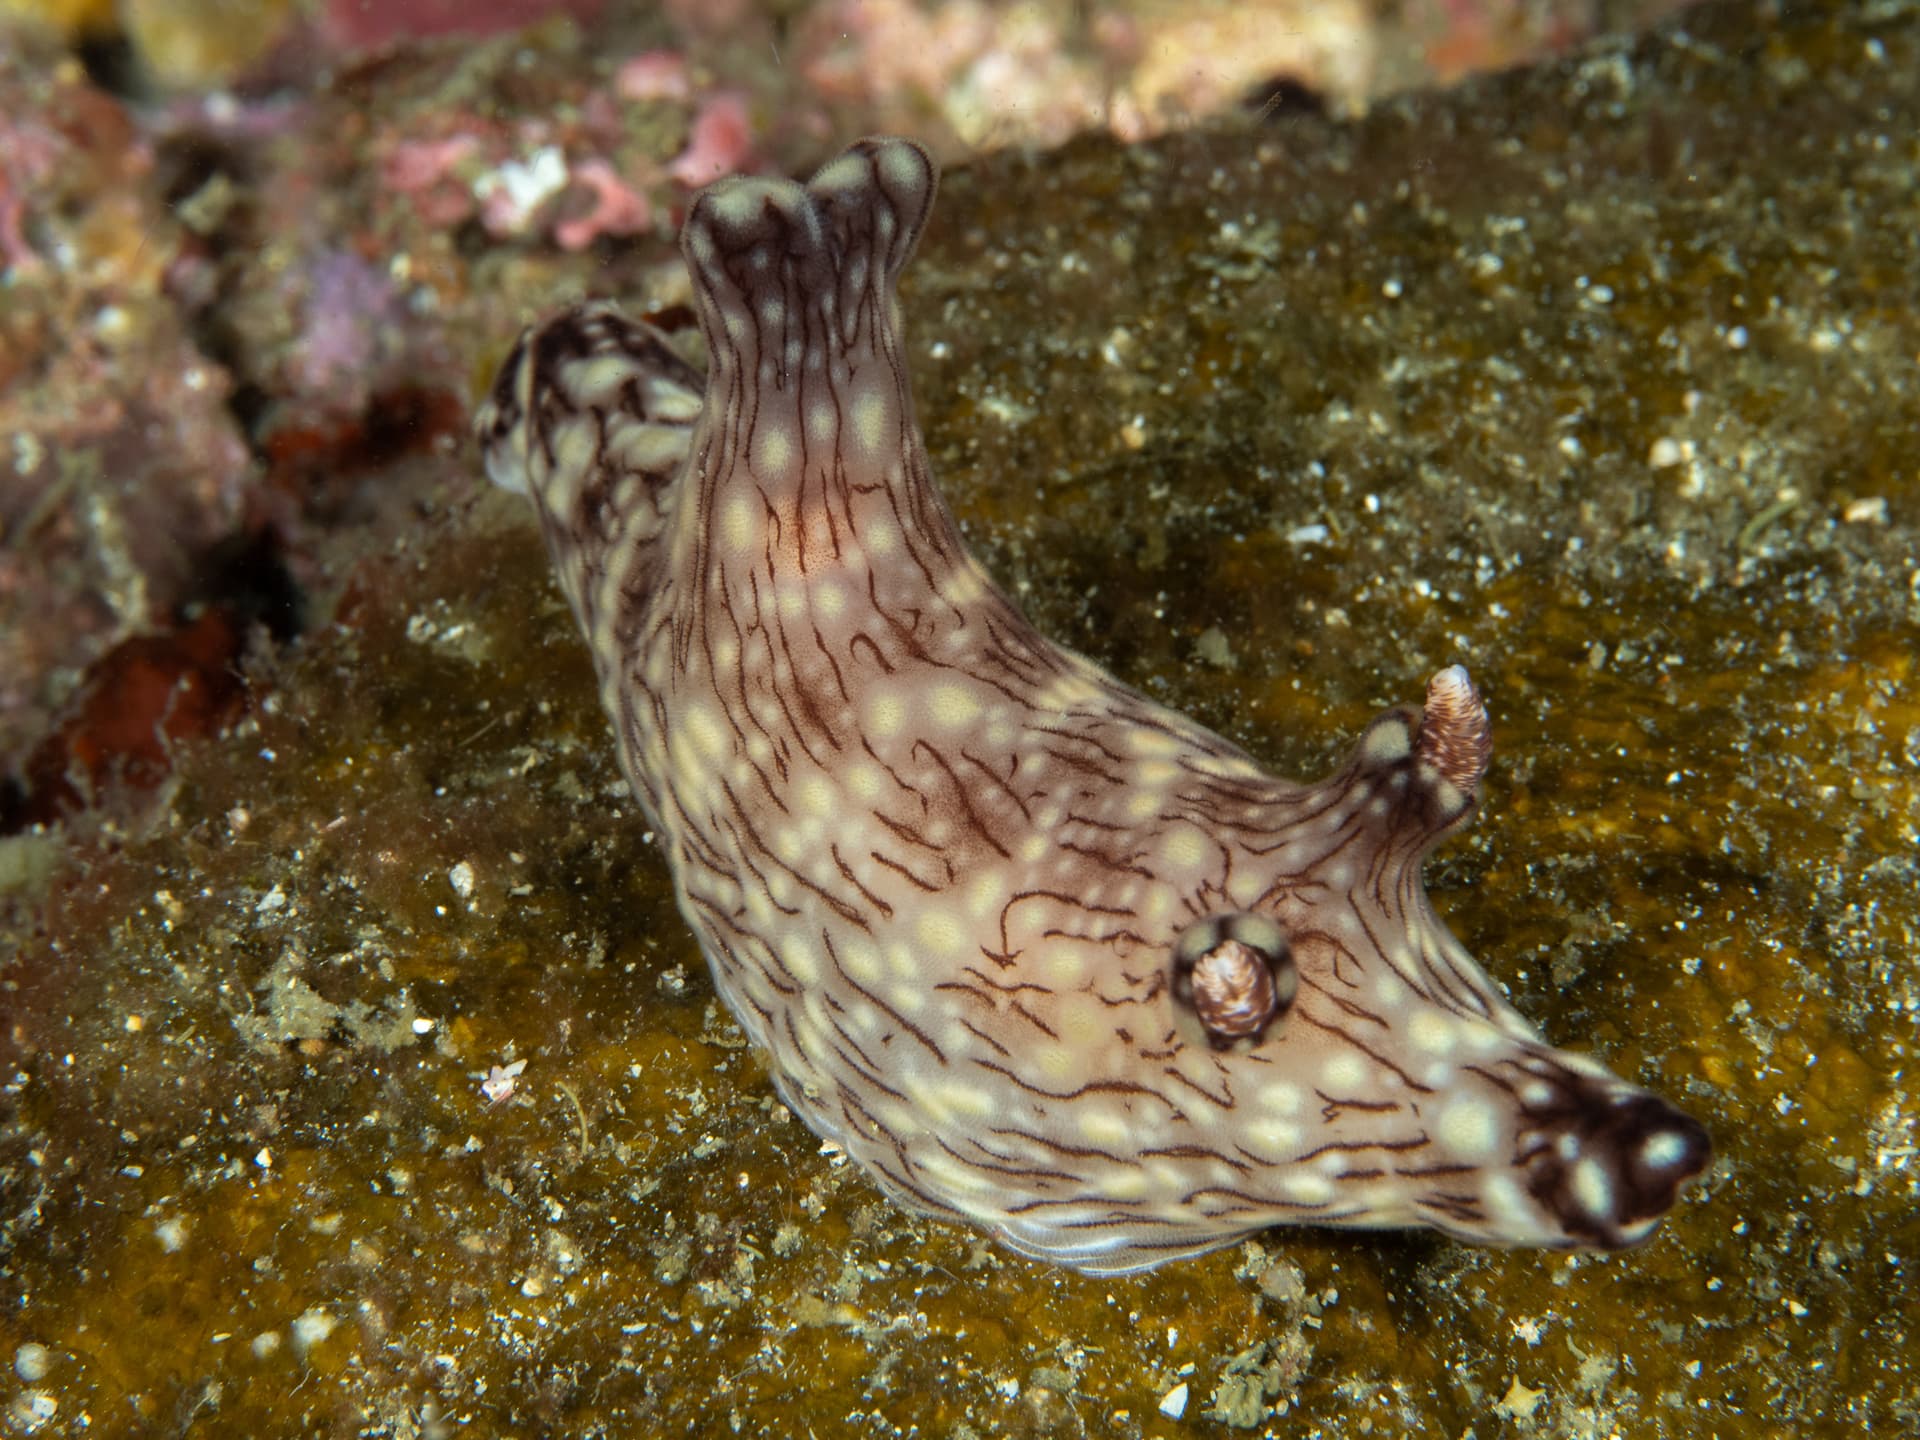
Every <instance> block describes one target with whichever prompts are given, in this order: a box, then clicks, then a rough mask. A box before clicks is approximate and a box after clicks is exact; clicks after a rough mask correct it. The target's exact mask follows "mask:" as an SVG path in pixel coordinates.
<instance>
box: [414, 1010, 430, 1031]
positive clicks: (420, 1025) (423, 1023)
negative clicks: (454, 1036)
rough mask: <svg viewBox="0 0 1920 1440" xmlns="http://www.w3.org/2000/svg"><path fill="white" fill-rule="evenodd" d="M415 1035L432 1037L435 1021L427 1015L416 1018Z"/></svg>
mask: <svg viewBox="0 0 1920 1440" xmlns="http://www.w3.org/2000/svg"><path fill="white" fill-rule="evenodd" d="M413 1033H414V1034H416V1035H431V1034H432V1033H433V1021H432V1020H430V1019H428V1018H427V1017H426V1016H425V1015H416V1016H414V1017H413Z"/></svg>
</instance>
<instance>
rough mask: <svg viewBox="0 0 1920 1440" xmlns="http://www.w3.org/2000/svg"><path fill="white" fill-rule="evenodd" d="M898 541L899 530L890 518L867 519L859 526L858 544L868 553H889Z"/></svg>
mask: <svg viewBox="0 0 1920 1440" xmlns="http://www.w3.org/2000/svg"><path fill="white" fill-rule="evenodd" d="M899 543H900V532H899V531H898V530H896V529H894V526H893V522H892V521H891V520H879V519H874V520H868V521H865V522H863V523H862V524H861V526H860V544H861V546H862V547H863V548H864V549H865V550H866V552H867V553H868V554H869V555H891V554H892V553H893V550H894V547H895V546H896V545H898V544H899Z"/></svg>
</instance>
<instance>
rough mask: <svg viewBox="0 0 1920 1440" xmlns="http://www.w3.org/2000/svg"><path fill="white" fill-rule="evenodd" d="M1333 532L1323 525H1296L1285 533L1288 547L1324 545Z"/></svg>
mask: <svg viewBox="0 0 1920 1440" xmlns="http://www.w3.org/2000/svg"><path fill="white" fill-rule="evenodd" d="M1332 533H1333V532H1332V531H1330V530H1328V529H1327V527H1326V526H1324V525H1296V526H1294V527H1293V529H1291V530H1289V531H1287V543H1288V544H1289V545H1324V544H1326V543H1327V539H1328V537H1329V536H1330V535H1331V534H1332Z"/></svg>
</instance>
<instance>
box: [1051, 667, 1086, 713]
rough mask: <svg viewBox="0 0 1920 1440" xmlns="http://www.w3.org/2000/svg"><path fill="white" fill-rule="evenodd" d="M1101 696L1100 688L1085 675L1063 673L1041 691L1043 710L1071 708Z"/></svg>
mask: <svg viewBox="0 0 1920 1440" xmlns="http://www.w3.org/2000/svg"><path fill="white" fill-rule="evenodd" d="M1099 698H1100V689H1099V687H1098V686H1096V685H1094V684H1093V683H1092V682H1091V681H1089V680H1087V679H1086V678H1085V677H1084V676H1081V675H1075V674H1067V675H1062V676H1061V677H1060V678H1059V679H1058V680H1056V681H1054V682H1053V683H1052V684H1051V685H1049V686H1048V687H1047V688H1046V689H1045V690H1043V691H1041V692H1040V708H1041V709H1042V710H1070V709H1072V708H1073V707H1074V706H1075V705H1084V704H1086V703H1087V702H1088V701H1090V700H1097V699H1099Z"/></svg>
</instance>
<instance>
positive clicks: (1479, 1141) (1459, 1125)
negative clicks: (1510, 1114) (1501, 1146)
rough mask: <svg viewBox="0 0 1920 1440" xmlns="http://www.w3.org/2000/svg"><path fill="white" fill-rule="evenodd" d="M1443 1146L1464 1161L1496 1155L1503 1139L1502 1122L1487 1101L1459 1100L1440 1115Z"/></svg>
mask: <svg viewBox="0 0 1920 1440" xmlns="http://www.w3.org/2000/svg"><path fill="white" fill-rule="evenodd" d="M1436 1128H1437V1129H1438V1130H1439V1132H1440V1143H1441V1144H1443V1145H1445V1146H1446V1147H1447V1148H1448V1149H1449V1150H1452V1151H1453V1152H1454V1153H1455V1154H1456V1155H1459V1156H1460V1157H1461V1158H1463V1159H1467V1160H1474V1159H1478V1158H1480V1157H1482V1156H1485V1155H1491V1154H1492V1153H1493V1147H1494V1146H1495V1144H1496V1143H1498V1141H1499V1138H1500V1122H1499V1120H1498V1119H1497V1118H1496V1117H1495V1115H1494V1113H1493V1107H1492V1106H1491V1105H1489V1104H1487V1103H1486V1102H1485V1101H1484V1100H1456V1101H1454V1102H1453V1103H1452V1104H1451V1105H1449V1106H1447V1108H1446V1109H1444V1110H1442V1111H1441V1112H1440V1123H1439V1125H1438V1126H1437V1127H1436Z"/></svg>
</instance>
